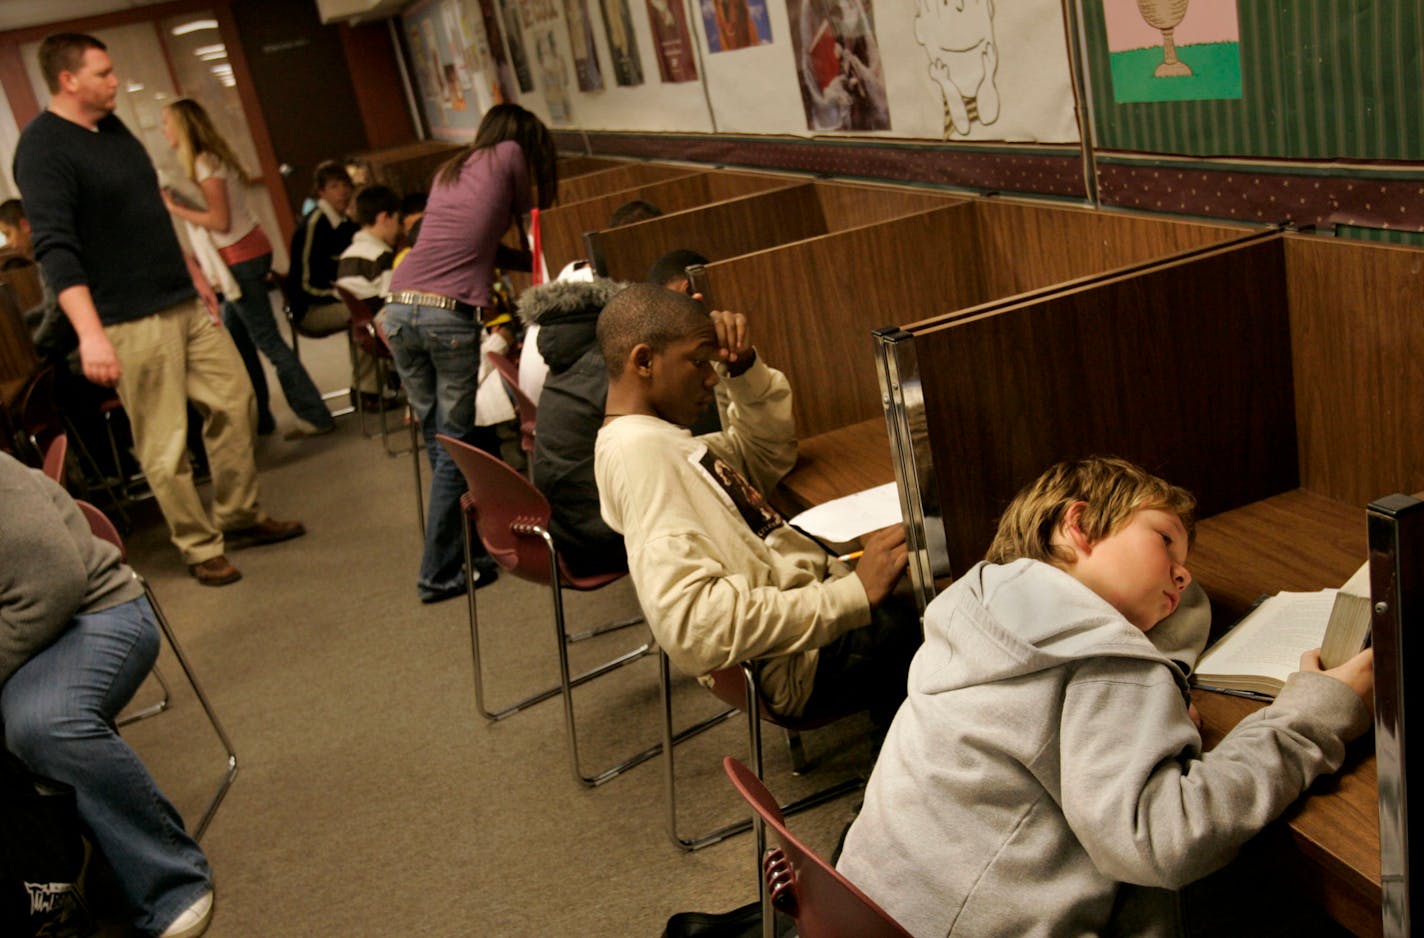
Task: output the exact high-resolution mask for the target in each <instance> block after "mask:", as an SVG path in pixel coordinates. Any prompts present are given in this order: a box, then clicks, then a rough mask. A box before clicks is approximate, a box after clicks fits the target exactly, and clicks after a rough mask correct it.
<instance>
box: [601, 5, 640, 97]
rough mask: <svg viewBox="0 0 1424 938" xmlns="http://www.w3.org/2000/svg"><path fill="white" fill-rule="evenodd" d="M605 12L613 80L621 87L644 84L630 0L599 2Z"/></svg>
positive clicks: (604, 23)
mask: <svg viewBox="0 0 1424 938" xmlns="http://www.w3.org/2000/svg"><path fill="white" fill-rule="evenodd" d="M598 5H599V7H601V8H602V10H603V27H604V29H605V30H606V32H607V35H608V57H609V58H610V59H612V60H613V79H614V81H616V82H618V84H620V85H625V86H626V85H641V84H642V83H643V62H642V60H641V59H640V58H639V57H638V37H637V36H636V35H634V33H633V17H632V14H630V13H629V12H628V0H598Z"/></svg>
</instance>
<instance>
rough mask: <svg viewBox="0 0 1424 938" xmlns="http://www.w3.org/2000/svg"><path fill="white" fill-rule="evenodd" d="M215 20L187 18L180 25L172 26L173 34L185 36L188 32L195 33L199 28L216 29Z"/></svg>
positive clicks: (216, 22)
mask: <svg viewBox="0 0 1424 938" xmlns="http://www.w3.org/2000/svg"><path fill="white" fill-rule="evenodd" d="M217 28H218V21H217V20H189V21H188V22H186V23H184V24H182V25H181V26H174V27H173V35H175V36H186V35H188V34H189V33H196V32H197V31H198V30H200V29H217Z"/></svg>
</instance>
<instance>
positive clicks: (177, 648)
mask: <svg viewBox="0 0 1424 938" xmlns="http://www.w3.org/2000/svg"><path fill="white" fill-rule="evenodd" d="M74 503H75V504H76V505H78V506H79V510H80V511H81V512H83V513H84V520H86V521H88V522H89V530H90V531H91V532H93V534H94V536H95V537H97V538H99V539H101V540H105V541H108V542H109V543H110V544H113V545H114V546H115V547H117V548H118V549H119V556H120V557H121V558H123V559H124V560H125V561H127V560H128V553H127V552H126V551H125V550H124V541H123V538H121V537H119V532H118V529H117V528H115V527H114V524H113V522H112V521H110V520H109V518H108V516H107V515H105V514H104V513H103V512H102V511H100V510H99V509H97V508H95V507H94V506H93V505H91V504H89V503H88V502H85V501H80V500H78V499H75V502H74ZM130 569H132V568H130ZM132 572H133V578H134V579H135V580H137V581H138V583H139V585H140V586H142V587H143V593H144V595H145V596H147V597H148V603H149V605H150V606H152V607H153V615H154V618H156V619H157V620H158V627H159V629H160V630H161V631H162V632H163V637H164V638H166V639H168V647H169V648H172V649H173V655H174V657H176V658H177V659H178V666H179V667H181V668H182V669H183V675H184V676H185V677H186V678H187V679H188V684H189V685H190V686H191V687H192V688H193V693H194V695H195V696H197V698H198V703H199V704H201V705H202V707H203V712H204V713H206V714H207V716H208V722H209V723H211V724H212V725H213V732H215V733H217V736H218V739H219V740H221V741H222V744H223V749H225V750H226V751H227V770H226V771H225V772H224V773H223V777H222V780H221V781H220V782H218V790H217V791H216V792H214V793H213V797H212V800H211V801H209V802H208V807H207V810H206V811H204V812H203V817H202V819H201V820H199V821H198V826H197V827H195V828H194V829H193V837H194V839H197V838H200V837H202V836H203V832H204V831H206V830H207V829H208V824H209V823H211V821H212V819H213V815H214V814H216V813H217V810H218V806H219V805H220V804H222V800H223V798H224V797H225V796H226V795H227V790H228V789H229V788H230V787H232V781H233V779H235V778H237V752H236V751H235V750H234V749H233V748H232V740H230V739H228V737H227V731H226V730H224V729H223V726H222V723H221V722H219V720H218V715H217V713H215V712H214V711H213V705H212V704H211V703H209V702H208V695H207V694H206V693H205V692H204V691H203V685H202V684H200V683H198V677H197V675H196V674H194V673H193V666H192V664H190V663H189V661H188V656H187V655H186V654H184V653H183V646H182V645H180V644H178V636H177V635H175V634H174V633H173V627H172V626H171V625H169V624H168V618H167V616H165V615H164V614H163V607H162V606H160V605H159V604H158V597H157V596H155V595H153V589H152V588H151V587H150V586H149V585H148V581H147V580H146V579H144V578H143V577H142V576H141V575H140V574H139V572H138V571H137V570H132ZM153 674H154V676H155V677H156V678H158V681H159V683H160V684H162V685H163V701H162V702H161V703H160V704H157V705H155V706H153V707H149V708H148V709H147V710H145V711H143V712H142V713H139V714H134V715H132V716H130V717H129V718H127V719H125V720H121V721H120V722H119V725H121V726H122V725H125V724H128V723H132V722H134V721H135V720H138V719H142V718H144V717H146V716H153V715H155V714H157V713H159V712H161V711H163V710H165V709H167V707H168V701H169V694H168V685H167V683H166V682H164V680H163V676H162V675H161V674H160V673H159V671H158V667H157V666H156V665H155V666H154V669H153Z"/></svg>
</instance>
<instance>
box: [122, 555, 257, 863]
mask: <svg viewBox="0 0 1424 938" xmlns="http://www.w3.org/2000/svg"><path fill="white" fill-rule="evenodd" d="M134 576H136V577H138V580H139V582H140V583H142V584H143V591H144V595H146V596H147V597H148V603H149V605H150V606H152V607H153V615H154V618H156V619H157V620H158V627H159V628H160V629H162V630H163V635H164V637H165V638H167V639H168V647H170V648H172V649H173V655H174V657H176V658H177V659H178V665H179V667H181V668H182V669H183V674H184V676H186V677H187V678H188V683H189V684H190V685H192V687H193V693H194V694H195V695H196V696H197V698H198V703H199V704H201V705H202V707H203V712H204V713H206V714H207V715H208V722H209V723H211V724H212V725H213V732H215V733H217V736H218V739H219V740H221V741H222V744H223V749H225V750H226V751H227V771H226V772H224V773H223V778H222V781H221V782H219V783H218V789H217V791H216V792H214V793H213V797H212V800H211V801H209V802H208V808H207V810H206V811H204V812H203V817H202V819H201V820H199V821H198V825H197V827H195V828H194V829H193V838H194V839H195V840H199V839H201V838H202V836H203V832H204V831H206V830H207V829H208V824H209V823H211V822H212V819H213V815H214V814H216V813H217V810H218V806H219V805H221V804H222V800H223V798H224V797H226V795H227V791H228V789H229V788H230V787H232V782H233V779H235V778H237V752H236V751H235V750H234V749H233V747H232V740H230V739H228V735H227V731H226V730H224V729H223V725H222V722H221V721H219V720H218V715H217V713H216V712H214V710H213V705H212V703H210V702H209V701H208V695H207V693H206V692H204V690H203V685H202V684H200V683H199V682H198V676H197V675H196V674H194V673H193V666H192V665H191V664H190V663H189V661H188V656H187V655H186V654H185V653H184V652H183V646H182V645H180V644H179V643H178V636H177V635H175V634H174V632H173V627H172V626H170V625H169V624H168V618H167V617H166V616H164V614H163V609H162V607H160V606H159V605H158V598H157V597H156V596H154V595H153V590H152V589H151V588H150V587H149V585H148V581H147V580H145V579H143V577H140V576H138V574H137V573H135V574H134Z"/></svg>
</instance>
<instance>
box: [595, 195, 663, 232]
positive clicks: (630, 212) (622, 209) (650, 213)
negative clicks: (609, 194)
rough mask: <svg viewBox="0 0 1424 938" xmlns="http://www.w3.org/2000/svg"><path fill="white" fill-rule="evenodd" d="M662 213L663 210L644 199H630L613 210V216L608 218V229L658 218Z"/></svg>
mask: <svg viewBox="0 0 1424 938" xmlns="http://www.w3.org/2000/svg"><path fill="white" fill-rule="evenodd" d="M662 213H663V210H662V209H660V208H658V207H657V206H656V205H654V204H653V203H651V202H648V201H646V200H644V199H630V200H628V201H627V202H624V203H623V204H622V205H620V206H618V207H617V208H615V209H614V210H613V214H612V215H610V216H609V217H608V227H610V228H622V227H623V226H624V225H631V224H633V222H635V221H647V220H648V219H649V218H657V217H658V216H659V215H661V214H662Z"/></svg>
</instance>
